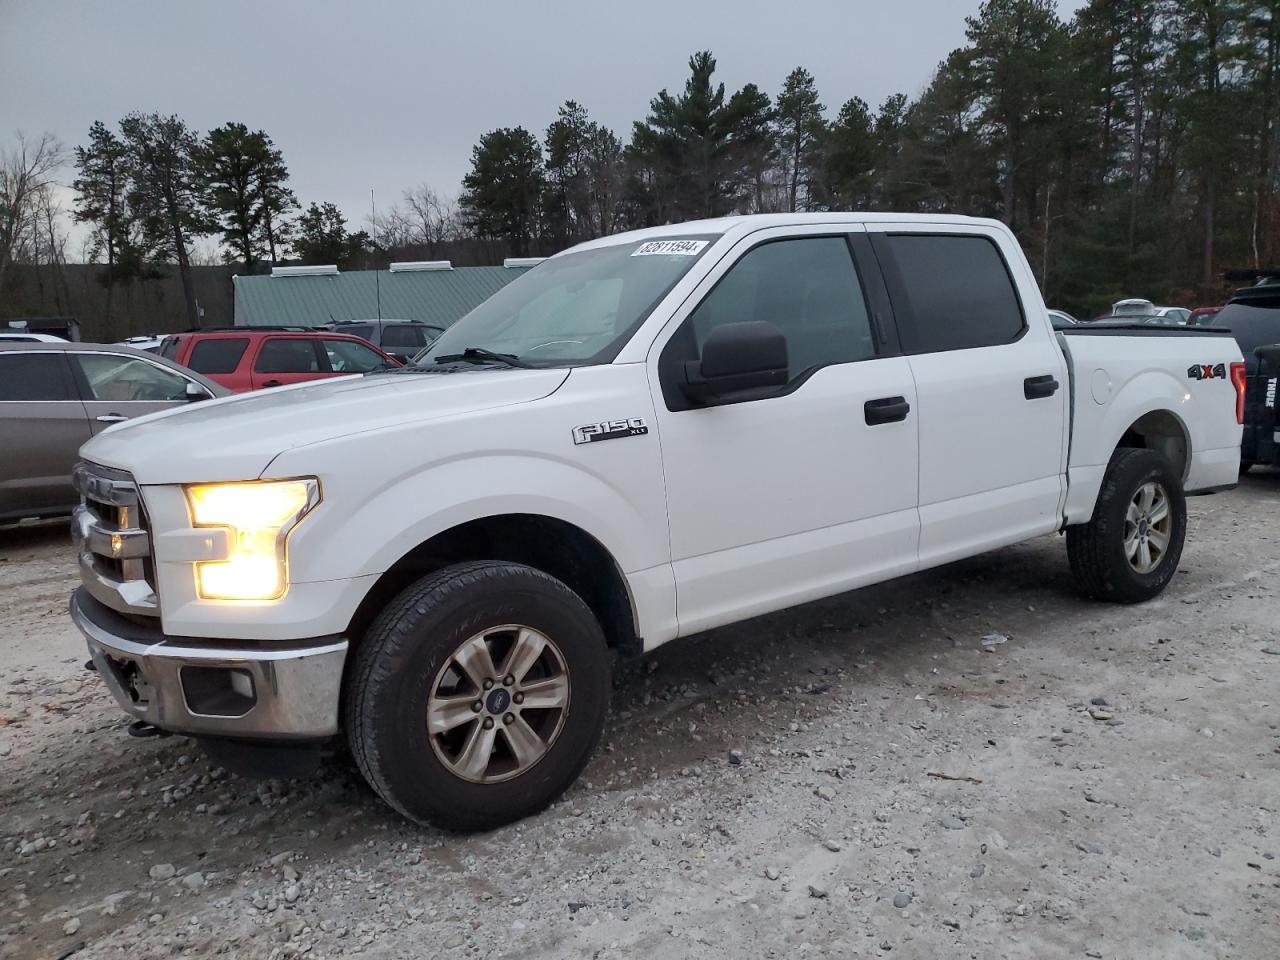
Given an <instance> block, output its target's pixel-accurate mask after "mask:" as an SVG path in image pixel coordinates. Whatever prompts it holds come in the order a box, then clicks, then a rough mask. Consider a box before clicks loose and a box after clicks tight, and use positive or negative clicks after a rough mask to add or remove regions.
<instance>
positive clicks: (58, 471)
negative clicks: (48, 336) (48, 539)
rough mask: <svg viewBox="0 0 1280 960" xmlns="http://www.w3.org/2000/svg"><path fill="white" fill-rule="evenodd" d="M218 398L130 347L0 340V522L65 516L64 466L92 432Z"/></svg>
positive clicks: (213, 389)
mask: <svg viewBox="0 0 1280 960" xmlns="http://www.w3.org/2000/svg"><path fill="white" fill-rule="evenodd" d="M226 394H227V391H226V390H223V389H222V388H221V387H220V386H218V385H217V384H216V383H213V382H211V381H209V380H206V379H205V378H204V377H202V376H200V375H199V374H196V373H192V372H191V371H190V370H184V369H183V368H181V367H179V366H178V365H177V364H176V363H171V362H169V361H168V360H161V359H159V358H158V357H153V356H151V355H150V354H147V353H142V352H141V351H138V350H134V349H132V348H130V347H122V346H119V345H115V346H111V345H105V344H95V343H69V342H68V341H66V340H59V341H58V342H57V343H49V342H28V343H20V342H13V341H10V340H4V341H0V450H3V451H4V452H5V453H4V456H2V457H0V523H5V522H10V521H15V520H22V519H25V518H28V517H49V516H59V515H61V514H67V513H70V512H71V511H72V508H73V507H74V506H75V504H76V501H77V499H78V495H77V493H76V492H75V489H74V488H73V487H72V485H71V468H72V467H73V466H74V465H75V462H76V460H77V459H78V458H79V450H80V445H81V444H82V443H84V442H85V441H86V440H88V439H89V438H90V437H91V436H93V435H94V434H95V433H98V432H100V431H102V430H105V429H106V428H107V427H109V426H111V425H112V424H115V423H120V422H122V421H125V420H128V419H130V418H131V417H137V416H142V415H143V414H147V413H152V412H154V411H156V410H167V409H169V408H171V407H175V406H186V405H187V404H188V403H189V402H190V401H192V400H207V399H209V398H210V397H221V396H225V395H226Z"/></svg>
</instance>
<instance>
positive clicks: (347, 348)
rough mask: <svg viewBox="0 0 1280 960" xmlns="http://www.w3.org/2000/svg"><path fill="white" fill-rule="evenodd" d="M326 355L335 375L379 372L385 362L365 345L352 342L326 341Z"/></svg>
mask: <svg viewBox="0 0 1280 960" xmlns="http://www.w3.org/2000/svg"><path fill="white" fill-rule="evenodd" d="M322 342H323V343H324V350H325V353H326V354H328V356H329V366H330V368H331V369H332V370H333V372H334V373H368V372H369V371H370V370H377V369H378V368H379V367H381V366H382V365H383V364H384V363H386V362H387V361H385V360H384V359H382V357H380V356H378V354H377V353H376V352H375V351H373V350H370V349H369V348H368V347H366V346H365V345H364V344H363V343H353V342H351V341H350V340H325V341H322Z"/></svg>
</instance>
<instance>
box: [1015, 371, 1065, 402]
mask: <svg viewBox="0 0 1280 960" xmlns="http://www.w3.org/2000/svg"><path fill="white" fill-rule="evenodd" d="M1057 392H1058V381H1057V380H1055V379H1054V378H1053V374H1052V373H1046V374H1045V375H1044V376H1042V377H1027V379H1025V380H1023V381H1022V395H1023V396H1024V397H1026V398H1027V399H1028V400H1039V399H1040V398H1041V397H1052V396H1053V395H1054V394H1055V393H1057Z"/></svg>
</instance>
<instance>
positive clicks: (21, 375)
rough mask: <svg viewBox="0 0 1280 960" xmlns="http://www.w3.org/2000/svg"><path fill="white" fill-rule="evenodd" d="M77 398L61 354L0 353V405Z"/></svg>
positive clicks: (65, 361) (51, 352)
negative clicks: (10, 402)
mask: <svg viewBox="0 0 1280 960" xmlns="http://www.w3.org/2000/svg"><path fill="white" fill-rule="evenodd" d="M79 399H80V398H79V397H77V396H76V395H75V393H74V391H73V390H72V387H71V378H70V376H69V374H68V371H67V360H66V358H65V357H64V356H63V355H62V354H61V353H57V352H54V351H49V352H48V353H0V403H3V402H5V401H6V400H10V401H12V400H79Z"/></svg>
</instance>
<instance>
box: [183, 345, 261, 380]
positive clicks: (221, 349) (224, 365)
mask: <svg viewBox="0 0 1280 960" xmlns="http://www.w3.org/2000/svg"><path fill="white" fill-rule="evenodd" d="M247 346H249V341H248V340H223V339H213V340H201V341H200V342H199V343H197V344H196V345H195V346H194V347H192V348H191V357H190V359H188V360H187V366H188V367H190V368H191V369H192V370H194V371H195V372H196V373H235V369H236V367H238V366H240V358H241V357H243V356H244V351H245V347H247Z"/></svg>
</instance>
